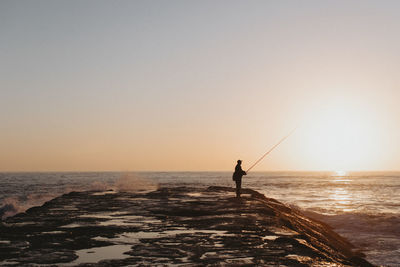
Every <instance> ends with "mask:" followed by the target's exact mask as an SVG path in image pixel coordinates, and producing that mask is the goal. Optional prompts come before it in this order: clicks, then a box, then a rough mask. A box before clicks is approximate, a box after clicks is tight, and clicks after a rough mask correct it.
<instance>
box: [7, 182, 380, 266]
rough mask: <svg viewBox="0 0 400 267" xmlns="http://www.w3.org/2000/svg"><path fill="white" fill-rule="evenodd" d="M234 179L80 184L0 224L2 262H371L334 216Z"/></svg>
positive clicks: (247, 264)
mask: <svg viewBox="0 0 400 267" xmlns="http://www.w3.org/2000/svg"><path fill="white" fill-rule="evenodd" d="M234 194H235V193H234V190H233V189H232V188H227V187H209V188H207V189H204V188H188V187H176V188H161V189H158V190H156V191H153V192H147V193H146V192H144V193H129V192H72V193H69V194H66V195H63V196H61V197H58V198H55V199H53V200H51V201H48V202H46V203H45V204H44V205H43V206H41V207H34V208H31V209H29V210H27V211H26V212H25V213H21V214H18V215H16V216H14V217H10V218H7V219H6V220H5V221H2V222H1V224H0V233H1V234H0V265H5V266H7V265H10V266H12V265H27V266H28V265H30V264H55V265H63V264H66V265H68V266H70V265H72V266H74V265H79V266H110V265H112V266H125V265H139V266H148V265H170V264H172V265H178V264H182V265H185V266H203V265H218V266H220V265H222V266H254V265H264V266H277V265H279V266H372V265H371V264H369V263H368V262H367V261H365V260H364V259H363V258H362V257H361V255H359V254H357V253H356V252H353V249H354V247H353V246H352V245H351V244H350V243H349V242H348V241H347V240H345V239H344V238H342V237H341V236H339V235H338V234H336V233H335V232H334V231H332V229H331V227H329V226H328V225H327V224H324V223H322V222H319V221H317V220H313V219H310V218H308V217H306V216H305V215H303V214H301V213H300V212H299V211H297V210H294V209H291V208H290V207H287V206H285V205H284V204H282V203H280V202H278V201H276V200H274V199H271V198H267V197H265V196H264V195H262V194H260V193H258V192H256V191H253V190H248V189H247V190H246V189H245V190H243V197H242V198H241V199H236V198H235V197H234Z"/></svg>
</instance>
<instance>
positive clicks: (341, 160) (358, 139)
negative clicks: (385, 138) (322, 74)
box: [304, 103, 377, 171]
mask: <svg viewBox="0 0 400 267" xmlns="http://www.w3.org/2000/svg"><path fill="white" fill-rule="evenodd" d="M376 138H377V135H376V129H375V127H374V123H373V120H372V118H371V114H369V113H368V111H367V109H361V108H359V107H355V106H352V105H344V104H343V103H340V104H333V103H331V104H329V105H325V106H324V107H323V108H321V109H319V112H318V114H313V116H312V119H311V120H310V121H309V122H308V124H307V127H306V129H305V130H304V140H306V142H305V143H306V144H305V150H306V151H304V152H305V154H306V155H307V158H308V160H310V161H312V162H313V163H315V164H316V165H317V166H320V168H321V169H325V170H342V171H347V170H362V169H367V168H368V164H369V163H370V162H371V161H372V160H373V158H374V156H373V154H374V143H375V141H376ZM315 164H314V165H315Z"/></svg>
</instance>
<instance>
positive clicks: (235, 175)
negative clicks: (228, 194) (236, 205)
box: [232, 159, 247, 198]
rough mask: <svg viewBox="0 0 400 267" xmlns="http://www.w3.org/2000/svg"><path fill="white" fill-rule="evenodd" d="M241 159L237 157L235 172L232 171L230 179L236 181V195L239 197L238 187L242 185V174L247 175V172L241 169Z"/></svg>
mask: <svg viewBox="0 0 400 267" xmlns="http://www.w3.org/2000/svg"><path fill="white" fill-rule="evenodd" d="M241 165H242V161H241V160H240V159H239V160H238V161H237V164H236V167H235V172H234V173H233V176H232V179H233V180H234V181H235V182H236V197H237V198H239V197H240V189H241V186H242V176H243V175H247V173H246V172H245V171H244V170H242V166H241Z"/></svg>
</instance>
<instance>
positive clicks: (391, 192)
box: [0, 172, 400, 266]
mask: <svg viewBox="0 0 400 267" xmlns="http://www.w3.org/2000/svg"><path fill="white" fill-rule="evenodd" d="M231 176H232V173H230V172H138V173H128V174H127V173H120V172H75V173H72V172H68V173H49V172H48V173H0V216H1V217H3V218H5V217H7V216H12V215H13V214H15V213H17V212H22V211H24V210H26V209H27V208H29V207H32V206H37V205H41V204H43V203H44V202H45V201H47V200H50V199H52V198H54V197H57V196H59V195H61V194H63V193H67V192H70V191H85V190H107V189H117V190H134V189H135V188H139V189H145V188H146V187H149V188H150V189H154V188H156V186H154V185H157V186H160V187H169V186H191V187H207V186H210V185H220V186H234V182H233V181H232V178H231ZM242 186H243V187H244V188H251V189H254V190H257V191H259V192H261V193H263V194H265V195H266V196H267V197H272V198H275V199H277V200H279V201H281V202H284V203H286V204H288V205H290V206H292V207H294V208H297V209H300V210H302V211H303V212H305V213H307V214H308V215H309V216H311V217H314V218H317V219H319V220H322V221H324V222H326V223H328V224H329V225H331V226H332V227H333V228H334V230H335V231H336V232H338V233H340V234H341V235H342V236H344V237H346V238H347V239H349V240H350V241H351V242H352V243H353V244H354V245H355V246H356V248H357V249H359V250H361V251H362V252H363V253H365V254H366V255H367V259H368V260H369V261H371V262H372V263H374V264H377V265H383V266H400V173H396V172H368V173H367V172H353V173H345V172H252V173H249V175H248V176H245V177H244V179H243V185H242Z"/></svg>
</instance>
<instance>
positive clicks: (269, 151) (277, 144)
mask: <svg viewBox="0 0 400 267" xmlns="http://www.w3.org/2000/svg"><path fill="white" fill-rule="evenodd" d="M297 128H298V127H296V128H294V129H293V130H292V131H291V132H290V133H289V134H288V135H286V136H285V137H283V138H282V139H281V140H280V141H279V142H278V143H276V144H275V145H274V146H273V147H272V148H271V149H270V150H268V151H267V152H266V153H265V154H264V155H262V156H261V158H259V159H258V160H257V161H256V162H255V163H254V164H253V165H251V167H250V168H249V169H248V170H247V171H246V173H247V172H249V171H250V170H251V169H252V168H253V167H254V166H256V165H257V164H258V163H259V162H260V161H262V160H263V159H264V158H265V157H266V156H267V155H268V154H269V153H271V151H272V150H274V149H275V148H276V147H277V146H279V145H280V144H281V143H282V142H283V141H285V139H286V138H288V137H289V136H291V135H292V134H293V133H294V131H296V129H297Z"/></svg>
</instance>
